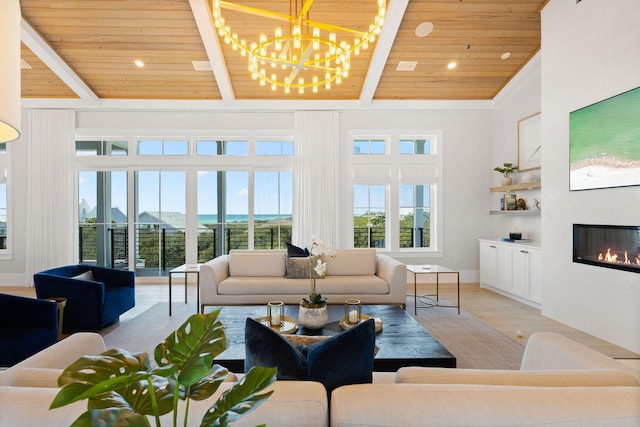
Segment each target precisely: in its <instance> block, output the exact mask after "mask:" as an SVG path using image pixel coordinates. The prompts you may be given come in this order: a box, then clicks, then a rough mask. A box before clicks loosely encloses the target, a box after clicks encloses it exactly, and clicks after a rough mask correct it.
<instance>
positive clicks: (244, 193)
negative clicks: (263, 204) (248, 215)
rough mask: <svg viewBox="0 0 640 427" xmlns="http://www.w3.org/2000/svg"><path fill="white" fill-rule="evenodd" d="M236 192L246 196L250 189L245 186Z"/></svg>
mask: <svg viewBox="0 0 640 427" xmlns="http://www.w3.org/2000/svg"><path fill="white" fill-rule="evenodd" d="M236 194H237V195H238V196H246V195H247V194H249V189H248V188H243V189H242V190H240V191H238V192H237V193H236Z"/></svg>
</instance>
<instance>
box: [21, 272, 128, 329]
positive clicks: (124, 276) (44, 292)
mask: <svg viewBox="0 0 640 427" xmlns="http://www.w3.org/2000/svg"><path fill="white" fill-rule="evenodd" d="M89 271H91V273H88V272H89ZM88 274H90V275H92V276H93V277H92V278H87V277H86V276H87V275H88ZM79 275H84V276H85V277H83V278H77V277H75V276H79ZM91 279H92V280H91ZM33 281H34V285H35V288H36V295H37V296H38V298H54V297H63V298H66V299H67V305H66V307H65V309H64V319H63V321H62V327H63V332H65V333H72V332H79V331H93V332H96V331H99V330H100V329H102V328H104V327H105V326H108V325H110V324H112V323H115V322H117V321H118V320H119V319H120V315H121V314H122V313H125V312H126V311H127V310H129V309H131V308H133V307H134V306H135V275H134V273H133V272H132V271H127V270H117V269H113V268H104V267H96V266H92V265H67V266H64V267H57V268H53V269H51V270H46V271H41V272H39V273H36V274H34V275H33Z"/></svg>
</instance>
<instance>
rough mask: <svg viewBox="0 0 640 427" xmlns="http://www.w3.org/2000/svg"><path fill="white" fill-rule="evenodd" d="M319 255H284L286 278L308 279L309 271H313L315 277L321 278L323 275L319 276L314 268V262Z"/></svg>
mask: <svg viewBox="0 0 640 427" xmlns="http://www.w3.org/2000/svg"><path fill="white" fill-rule="evenodd" d="M318 259H319V257H317V256H313V257H311V258H310V257H304V258H302V257H292V258H291V257H285V259H284V264H285V270H286V272H287V273H286V277H287V279H308V278H309V273H310V272H311V273H313V276H314V277H315V278H316V279H322V278H324V276H320V275H319V274H318V273H316V271H315V270H314V267H315V265H316V262H318V261H317V260H318Z"/></svg>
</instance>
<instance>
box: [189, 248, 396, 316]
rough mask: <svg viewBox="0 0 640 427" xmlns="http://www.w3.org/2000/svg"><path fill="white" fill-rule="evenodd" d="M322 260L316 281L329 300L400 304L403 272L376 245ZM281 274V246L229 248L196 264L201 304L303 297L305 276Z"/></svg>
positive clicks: (339, 252) (308, 287)
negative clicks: (323, 265)
mask: <svg viewBox="0 0 640 427" xmlns="http://www.w3.org/2000/svg"><path fill="white" fill-rule="evenodd" d="M299 260H301V261H303V262H305V259H302V258H299ZM323 261H325V262H326V263H327V275H326V276H325V277H324V278H322V279H317V280H316V283H317V285H316V286H317V291H318V292H319V293H321V294H322V295H323V296H325V297H327V300H328V302H329V303H330V304H332V303H335V304H342V303H343V302H344V301H345V299H347V298H358V299H360V300H361V301H362V303H363V304H391V305H402V306H404V305H405V303H406V293H407V291H406V282H407V273H406V267H405V265H404V264H402V263H401V262H399V261H396V260H395V259H393V258H391V257H389V256H387V255H381V254H376V250H375V249H338V250H337V251H336V256H335V258H331V257H324V256H323ZM286 276H287V270H286V266H285V251H284V250H255V251H249V250H232V251H230V253H229V255H221V256H219V257H217V258H215V259H212V260H211V261H208V262H206V263H204V264H202V265H201V266H200V303H201V306H202V307H203V308H204V306H207V305H214V306H219V305H253V304H266V303H267V302H269V301H272V300H276V301H283V302H284V303H285V304H297V303H299V302H300V300H301V299H302V298H303V297H308V295H309V293H310V292H311V285H310V280H309V279H308V278H306V279H296V278H288V277H286Z"/></svg>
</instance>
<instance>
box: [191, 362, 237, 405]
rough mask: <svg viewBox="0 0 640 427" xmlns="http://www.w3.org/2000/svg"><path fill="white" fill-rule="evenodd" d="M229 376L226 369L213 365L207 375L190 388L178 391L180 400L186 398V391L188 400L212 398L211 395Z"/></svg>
mask: <svg viewBox="0 0 640 427" xmlns="http://www.w3.org/2000/svg"><path fill="white" fill-rule="evenodd" d="M227 375H229V371H227V369H226V368H223V367H222V366H220V365H213V367H212V368H211V370H210V371H209V374H207V375H205V376H204V377H202V378H201V379H200V381H198V382H197V383H195V384H193V385H192V386H190V387H185V388H184V389H181V390H180V398H181V399H184V398H186V394H187V393H186V392H185V390H187V391H188V396H189V398H191V399H193V400H204V399H208V398H209V397H211V396H213V394H214V393H215V392H216V391H217V390H218V388H219V387H220V384H222V383H223V382H224V380H225V379H226V378H227Z"/></svg>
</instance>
